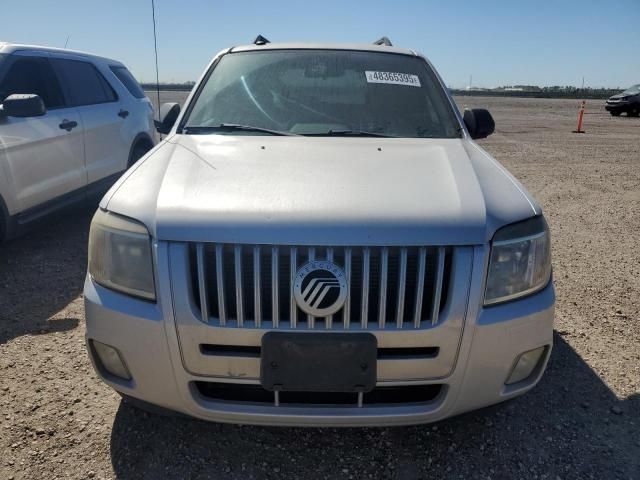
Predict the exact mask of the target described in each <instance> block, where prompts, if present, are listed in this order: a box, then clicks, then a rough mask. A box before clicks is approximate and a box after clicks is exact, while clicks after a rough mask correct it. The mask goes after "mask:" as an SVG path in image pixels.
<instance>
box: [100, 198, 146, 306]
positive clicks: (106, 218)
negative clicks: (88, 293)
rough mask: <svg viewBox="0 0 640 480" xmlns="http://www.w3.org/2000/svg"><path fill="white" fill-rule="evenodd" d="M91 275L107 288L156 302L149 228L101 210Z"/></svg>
mask: <svg viewBox="0 0 640 480" xmlns="http://www.w3.org/2000/svg"><path fill="white" fill-rule="evenodd" d="M89 274H90V275H91V277H92V278H93V280H94V281H95V282H96V283H99V284H100V285H102V286H104V287H107V288H111V289H113V290H118V291H119V292H123V293H127V294H129V295H134V296H136V297H141V298H144V299H146V300H155V298H156V290H155V285H154V280H153V260H152V256H151V237H150V236H149V232H148V231H147V229H146V227H145V226H144V225H142V224H141V223H138V222H135V221H133V220H130V219H128V218H125V217H121V216H120V215H116V214H114V213H109V212H105V211H103V210H98V211H97V212H96V214H95V215H94V217H93V220H92V221H91V230H90V232H89Z"/></svg>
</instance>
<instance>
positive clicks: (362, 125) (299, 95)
mask: <svg viewBox="0 0 640 480" xmlns="http://www.w3.org/2000/svg"><path fill="white" fill-rule="evenodd" d="M193 105H194V106H193V109H192V111H191V113H190V115H189V116H188V118H187V119H186V122H185V123H184V125H185V126H186V127H217V126H219V125H220V124H222V123H234V124H242V125H250V126H254V127H260V128H268V129H272V130H280V131H288V132H291V133H298V134H303V135H304V134H306V135H323V134H328V132H330V131H334V132H336V131H351V132H370V133H376V134H382V135H389V136H396V137H417V138H420V137H422V138H454V137H459V136H460V133H459V124H458V123H457V121H456V117H455V114H454V111H453V109H452V107H451V104H450V103H449V101H448V98H447V97H446V94H445V92H444V90H443V88H442V86H441V85H440V83H439V82H438V81H437V78H436V76H435V74H434V73H433V71H432V70H431V69H430V68H429V66H428V64H427V63H426V62H425V61H424V60H422V59H420V58H418V57H412V56H408V55H398V54H388V53H377V52H361V51H340V50H271V51H264V52H241V53H232V54H227V55H224V56H223V57H222V58H221V59H220V61H219V63H218V64H217V65H216V66H215V68H214V70H213V72H212V73H211V75H210V77H209V78H208V79H207V80H206V84H205V85H204V88H203V89H202V90H201V92H200V94H199V96H198V97H197V99H196V100H195V103H194V104H193ZM234 133H235V134H237V133H238V132H237V131H234Z"/></svg>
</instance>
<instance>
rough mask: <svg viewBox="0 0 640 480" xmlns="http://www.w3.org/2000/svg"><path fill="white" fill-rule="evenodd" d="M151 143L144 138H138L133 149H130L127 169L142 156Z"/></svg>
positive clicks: (149, 148)
mask: <svg viewBox="0 0 640 480" xmlns="http://www.w3.org/2000/svg"><path fill="white" fill-rule="evenodd" d="M151 148H152V146H151V144H150V143H149V142H148V141H146V140H140V141H138V143H136V144H135V146H134V147H133V149H132V150H131V156H130V157H129V163H128V164H127V169H129V168H131V166H132V165H133V164H134V163H136V162H137V161H138V160H140V159H141V158H142V156H143V155H144V154H145V153H147V152H148V151H149V150H151Z"/></svg>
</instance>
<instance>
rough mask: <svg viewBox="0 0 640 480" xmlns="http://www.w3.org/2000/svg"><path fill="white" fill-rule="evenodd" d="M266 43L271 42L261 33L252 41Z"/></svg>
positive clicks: (260, 43)
mask: <svg viewBox="0 0 640 480" xmlns="http://www.w3.org/2000/svg"><path fill="white" fill-rule="evenodd" d="M267 43H271V42H270V41H269V40H267V39H266V38H265V37H263V36H262V35H258V36H257V37H256V39H255V40H254V41H253V44H254V45H266V44H267Z"/></svg>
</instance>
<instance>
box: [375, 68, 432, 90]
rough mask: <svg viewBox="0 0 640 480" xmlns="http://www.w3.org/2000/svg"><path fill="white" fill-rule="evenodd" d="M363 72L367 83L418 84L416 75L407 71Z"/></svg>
mask: <svg viewBox="0 0 640 480" xmlns="http://www.w3.org/2000/svg"><path fill="white" fill-rule="evenodd" d="M364 74H365V76H366V77H367V83H390V84H392V85H409V86H410V87H419V86H420V79H419V78H418V76H417V75H411V74H409V73H397V72H372V71H369V70H367V71H366V72H364Z"/></svg>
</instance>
